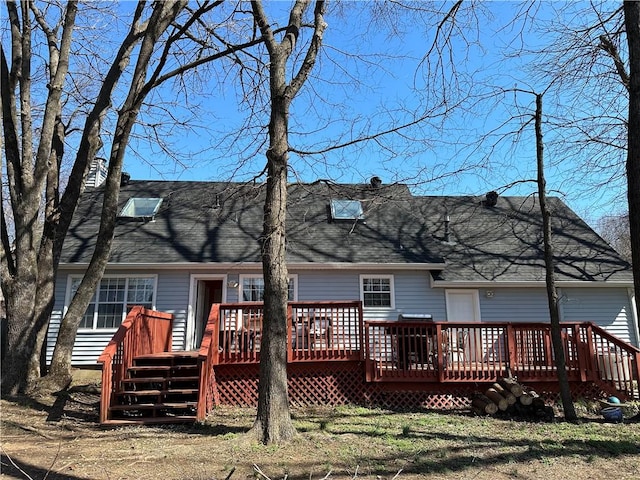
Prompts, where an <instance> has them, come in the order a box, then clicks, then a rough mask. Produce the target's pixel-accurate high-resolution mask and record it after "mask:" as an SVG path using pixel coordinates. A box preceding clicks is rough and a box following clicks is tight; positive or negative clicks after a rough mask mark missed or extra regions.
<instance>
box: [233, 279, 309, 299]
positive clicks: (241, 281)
mask: <svg viewBox="0 0 640 480" xmlns="http://www.w3.org/2000/svg"><path fill="white" fill-rule="evenodd" d="M249 278H259V279H261V280H262V281H263V282H264V275H262V274H261V273H246V274H240V275H239V277H238V302H239V303H251V302H252V300H243V298H242V284H243V281H244V280H245V279H249ZM291 280H293V281H294V284H293V298H292V299H289V301H290V302H297V301H298V274H297V273H293V274H289V281H291ZM258 301H259V300H258Z"/></svg>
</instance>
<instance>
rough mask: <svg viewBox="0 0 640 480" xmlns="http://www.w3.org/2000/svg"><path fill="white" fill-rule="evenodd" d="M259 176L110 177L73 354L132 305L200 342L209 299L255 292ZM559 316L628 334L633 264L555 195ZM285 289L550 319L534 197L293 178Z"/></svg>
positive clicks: (96, 210)
mask: <svg viewBox="0 0 640 480" xmlns="http://www.w3.org/2000/svg"><path fill="white" fill-rule="evenodd" d="M102 196H103V191H102V188H101V187H97V188H89V189H87V191H86V192H85V193H84V194H83V196H82V199H81V202H80V205H79V208H78V211H77V213H76V215H75V217H74V221H73V224H72V226H71V228H70V230H69V233H68V235H67V238H66V240H65V244H64V249H63V253H62V258H61V262H60V268H59V272H58V277H57V283H56V296H55V297H56V300H55V307H54V311H53V315H52V317H51V324H50V328H49V333H48V342H47V346H48V348H47V357H48V358H50V357H51V355H52V351H53V345H54V342H55V338H56V335H57V331H58V326H59V322H60V319H61V317H62V315H63V313H64V312H65V309H66V308H67V306H68V304H69V302H70V299H71V297H72V295H73V292H74V289H75V288H76V287H77V285H78V284H79V280H80V278H81V275H82V273H83V271H84V269H85V268H86V266H87V265H88V262H89V261H90V258H91V255H92V253H93V248H94V245H95V239H96V235H97V232H98V226H99V219H100V209H101V203H102ZM264 197H265V185H264V184H260V183H255V184H254V183H248V184H240V183H224V182H191V181H189V182H181V181H138V180H131V181H128V183H126V184H125V185H123V186H122V190H121V193H120V208H121V211H120V215H119V218H118V224H117V227H116V230H115V238H114V242H113V248H112V252H111V255H110V258H109V264H108V267H107V269H106V272H105V275H104V278H103V280H102V282H101V284H100V287H99V289H98V293H97V295H96V297H95V298H94V300H93V302H92V303H91V305H90V306H89V308H88V310H87V313H86V314H85V316H84V318H83V320H82V323H81V325H80V328H79V330H78V336H77V340H76V344H75V348H74V353H73V363H74V364H75V365H95V363H96V359H97V357H98V356H99V355H100V353H101V352H102V350H103V349H104V347H105V346H106V345H107V343H108V342H109V340H110V339H111V337H112V336H113V334H114V332H115V331H116V329H117V328H118V326H119V325H120V324H121V322H122V321H123V320H124V318H125V316H126V313H127V309H128V307H130V306H131V305H141V306H145V307H149V308H153V309H156V310H160V311H164V312H169V313H171V314H173V317H174V320H173V336H172V341H173V350H187V351H189V350H195V349H196V348H197V347H199V345H200V342H201V339H202V336H203V331H204V328H205V324H206V320H207V317H208V315H209V311H210V309H211V305H212V304H214V303H221V302H223V303H235V302H254V301H260V300H261V299H262V292H263V281H262V273H261V272H262V265H261V261H260V243H259V239H260V236H261V234H262V214H263V204H264ZM549 206H550V208H551V211H552V215H553V242H554V248H555V256H556V280H557V286H558V288H559V294H560V309H561V316H562V320H563V321H567V322H569V321H580V322H583V321H588V322H593V323H594V324H596V325H598V326H600V327H602V328H603V329H605V330H606V331H607V332H609V333H611V334H612V335H615V336H616V337H617V338H619V339H620V340H622V341H624V342H627V343H630V344H632V345H636V346H637V345H638V343H639V338H640V336H639V335H638V331H637V324H638V322H637V318H635V310H634V308H633V305H634V302H635V298H634V292H633V288H632V287H633V281H632V274H631V269H630V267H629V265H628V264H627V263H625V261H623V260H622V259H621V258H620V256H619V255H618V254H617V253H616V252H615V251H614V250H612V249H611V248H610V247H609V246H608V245H607V244H606V242H604V241H603V240H602V238H600V237H599V236H598V235H597V234H596V233H595V232H594V231H593V230H592V229H591V228H590V227H589V226H588V225H587V224H586V223H585V222H584V221H582V220H581V219H580V218H579V217H578V216H577V215H576V214H575V213H574V212H572V211H571V210H570V209H569V208H568V207H567V206H566V205H565V204H564V203H563V202H562V201H561V200H560V199H558V198H550V199H549ZM287 264H288V269H289V276H290V284H289V287H290V292H289V296H290V300H296V301H316V300H332V301H342V300H344V301H347V300H360V301H362V304H363V315H364V319H365V320H394V321H395V320H397V319H399V318H407V317H420V316H423V317H424V316H430V317H431V318H432V319H433V320H434V321H467V322H480V323H485V322H496V321H502V322H548V321H549V312H548V307H547V297H546V290H545V269H544V262H543V245H542V228H541V215H540V212H539V204H538V202H537V199H536V198H535V197H533V196H531V197H506V196H498V195H496V194H495V193H493V192H492V193H491V194H488V195H487V196H486V197H485V196H483V197H480V198H479V197H472V196H416V195H412V194H411V192H410V191H409V189H408V187H407V186H405V185H398V184H390V185H385V184H382V183H381V182H380V181H379V179H377V178H374V179H373V181H372V182H371V183H366V184H360V185H353V184H352V185H342V184H335V183H333V182H331V181H317V182H314V183H305V184H302V183H296V184H291V185H290V187H289V201H288V217H287Z"/></svg>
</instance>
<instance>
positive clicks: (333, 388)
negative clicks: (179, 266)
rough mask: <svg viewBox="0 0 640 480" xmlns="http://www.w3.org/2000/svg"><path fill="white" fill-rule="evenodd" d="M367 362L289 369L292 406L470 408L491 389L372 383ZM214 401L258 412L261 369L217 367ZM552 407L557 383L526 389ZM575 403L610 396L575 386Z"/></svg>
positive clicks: (299, 365) (470, 385)
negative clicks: (367, 378) (254, 408)
mask: <svg viewBox="0 0 640 480" xmlns="http://www.w3.org/2000/svg"><path fill="white" fill-rule="evenodd" d="M364 372H365V370H364V363H363V362H317V363H316V362H312V363H296V364H290V365H289V367H288V376H289V382H288V387H289V399H290V402H291V405H294V406H309V405H362V406H367V407H379V408H387V409H422V408H424V409H436V410H440V409H442V410H450V409H463V408H468V407H469V404H470V398H471V397H472V396H473V395H474V394H475V393H479V392H483V391H485V390H486V389H487V387H488V386H489V385H490V383H444V384H439V383H425V382H422V383H419V382H418V381H416V382H413V383H407V382H404V383H403V382H396V383H387V382H385V383H382V382H380V383H367V382H366V381H365V373H364ZM212 378H213V379H214V380H213V382H212V384H211V385H210V386H209V388H210V392H209V395H210V396H209V398H212V399H215V400H216V401H215V403H216V404H219V405H232V406H256V405H257V402H258V365H255V364H252V365H217V366H216V367H215V375H213V376H212ZM524 384H525V385H529V386H531V387H532V388H534V389H535V390H536V391H537V392H538V393H539V394H540V395H541V396H542V397H543V398H545V400H546V401H547V402H549V403H555V402H556V401H557V400H558V398H559V397H558V385H557V383H554V382H544V383H540V382H535V383H526V382H525V383H524ZM571 389H572V392H573V394H574V396H575V397H576V398H592V399H594V398H602V397H603V396H606V395H607V394H608V393H607V392H605V391H604V390H603V389H602V388H600V387H598V386H597V385H595V384H593V383H574V384H572V386H571Z"/></svg>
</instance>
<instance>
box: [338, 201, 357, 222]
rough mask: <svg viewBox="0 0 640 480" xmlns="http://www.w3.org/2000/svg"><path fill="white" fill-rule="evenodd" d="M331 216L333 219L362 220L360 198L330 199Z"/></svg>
mask: <svg viewBox="0 0 640 480" xmlns="http://www.w3.org/2000/svg"><path fill="white" fill-rule="evenodd" d="M331 218H333V219H334V220H363V219H364V212H363V211H362V204H361V203H360V200H331Z"/></svg>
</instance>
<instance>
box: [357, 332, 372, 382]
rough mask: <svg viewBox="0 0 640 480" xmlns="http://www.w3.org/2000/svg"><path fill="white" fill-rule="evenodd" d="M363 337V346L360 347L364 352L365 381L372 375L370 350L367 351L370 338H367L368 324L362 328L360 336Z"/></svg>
mask: <svg viewBox="0 0 640 480" xmlns="http://www.w3.org/2000/svg"><path fill="white" fill-rule="evenodd" d="M360 338H363V342H364V345H363V348H361V349H360V351H361V352H364V373H365V377H366V379H367V382H370V381H371V380H372V379H373V375H372V370H373V367H372V364H373V362H374V360H372V358H371V357H372V355H371V352H370V351H369V349H370V345H371V343H370V339H369V326H368V325H367V327H366V328H365V329H364V337H360Z"/></svg>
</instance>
